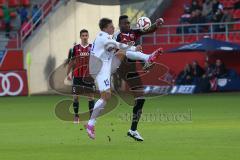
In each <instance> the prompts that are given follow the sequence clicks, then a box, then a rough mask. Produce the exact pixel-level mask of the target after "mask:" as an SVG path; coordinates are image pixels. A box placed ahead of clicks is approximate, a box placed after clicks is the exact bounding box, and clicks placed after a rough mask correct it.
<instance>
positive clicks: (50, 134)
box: [0, 93, 240, 160]
mask: <svg viewBox="0 0 240 160" xmlns="http://www.w3.org/2000/svg"><path fill="white" fill-rule="evenodd" d="M64 98H66V97H62V96H33V97H30V98H28V97H17V98H15V97H5V98H0V160H71V159H79V160H95V159H102V160H108V159H111V160H128V159H129V160H135V159H136V160H155V159H156V160H239V159H240V93H225V94H206V95H181V96H180V95H178V96H163V97H160V98H155V99H151V100H147V101H146V105H145V107H144V113H158V112H159V113H169V114H171V113H173V114H184V113H186V114H187V113H188V112H189V110H191V119H186V120H184V119H182V120H181V121H174V120H173V119H172V120H171V119H169V120H166V119H165V120H164V119H162V120H161V119H158V120H156V119H155V120H149V119H148V118H146V117H147V114H146V115H144V117H145V119H142V122H141V123H140V125H139V129H138V130H139V132H140V133H141V134H142V136H143V137H144V139H145V141H144V142H142V143H141V142H136V141H134V140H132V139H130V138H128V137H126V132H127V130H128V129H129V126H130V122H129V121H128V119H124V118H123V117H124V116H123V115H126V113H131V108H130V107H129V106H127V105H126V104H124V103H123V104H122V105H121V106H119V107H118V108H117V109H116V110H114V111H113V112H112V113H110V114H108V115H106V116H104V117H101V118H100V119H99V120H98V123H97V127H96V140H94V141H93V140H90V139H89V138H88V137H87V134H86V133H85V130H80V129H81V128H82V129H83V126H82V124H80V125H74V124H73V123H72V122H63V121H60V120H59V119H57V118H56V116H55V114H54V105H55V104H56V103H57V102H58V101H59V100H61V99H64ZM80 104H81V106H82V108H81V110H86V109H87V106H86V105H87V101H86V99H84V100H82V101H81V103H80ZM189 115H190V112H189ZM109 137H110V139H111V141H109Z"/></svg>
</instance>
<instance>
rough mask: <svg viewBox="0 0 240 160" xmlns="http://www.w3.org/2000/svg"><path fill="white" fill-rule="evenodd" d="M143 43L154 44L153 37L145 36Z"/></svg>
mask: <svg viewBox="0 0 240 160" xmlns="http://www.w3.org/2000/svg"><path fill="white" fill-rule="evenodd" d="M143 44H153V37H144V38H143Z"/></svg>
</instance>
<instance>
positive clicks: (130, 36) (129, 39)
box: [115, 29, 141, 44]
mask: <svg viewBox="0 0 240 160" xmlns="http://www.w3.org/2000/svg"><path fill="white" fill-rule="evenodd" d="M140 37H141V31H140V30H139V29H131V30H130V31H129V32H127V33H123V32H119V33H117V35H115V39H116V41H117V42H120V43H124V44H128V43H133V44H135V43H136V41H137V40H138V39H139V38H140Z"/></svg>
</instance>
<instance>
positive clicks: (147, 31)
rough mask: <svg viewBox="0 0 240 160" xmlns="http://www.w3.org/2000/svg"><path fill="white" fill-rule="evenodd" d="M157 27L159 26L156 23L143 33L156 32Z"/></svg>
mask: <svg viewBox="0 0 240 160" xmlns="http://www.w3.org/2000/svg"><path fill="white" fill-rule="evenodd" d="M157 28H158V25H157V23H154V24H153V25H151V26H150V27H149V28H148V29H146V30H144V31H142V32H141V34H142V35H144V34H149V33H153V32H155V31H156V30H157Z"/></svg>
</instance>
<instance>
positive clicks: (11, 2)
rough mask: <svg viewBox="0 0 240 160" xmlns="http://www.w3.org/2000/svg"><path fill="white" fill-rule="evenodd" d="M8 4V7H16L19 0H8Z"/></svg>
mask: <svg viewBox="0 0 240 160" xmlns="http://www.w3.org/2000/svg"><path fill="white" fill-rule="evenodd" d="M8 6H9V7H17V6H19V1H18V0H9V1H8Z"/></svg>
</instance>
